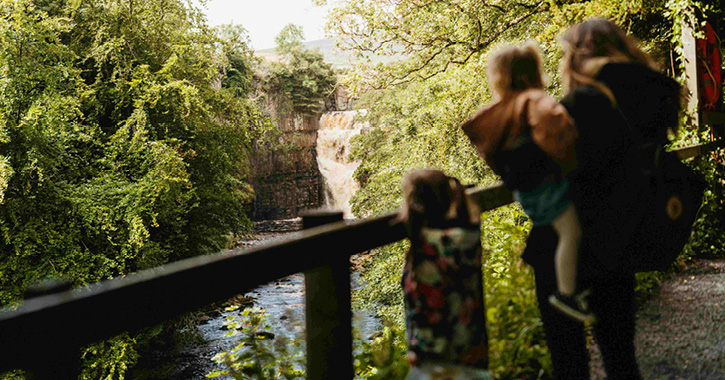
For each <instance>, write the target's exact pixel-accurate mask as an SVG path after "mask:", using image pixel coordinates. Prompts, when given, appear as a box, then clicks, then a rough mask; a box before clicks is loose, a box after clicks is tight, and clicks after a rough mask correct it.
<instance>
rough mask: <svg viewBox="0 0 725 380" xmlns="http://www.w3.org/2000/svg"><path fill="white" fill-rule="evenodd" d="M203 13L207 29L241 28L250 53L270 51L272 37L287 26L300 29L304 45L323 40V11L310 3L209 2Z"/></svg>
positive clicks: (263, 0) (288, 0) (294, 0)
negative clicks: (247, 37) (233, 26)
mask: <svg viewBox="0 0 725 380" xmlns="http://www.w3.org/2000/svg"><path fill="white" fill-rule="evenodd" d="M205 12H206V15H207V19H208V22H209V25H211V26H216V25H220V24H229V23H230V22H234V23H235V24H241V25H242V26H243V27H244V29H246V30H247V32H248V34H249V38H250V39H251V40H252V47H253V48H254V50H263V49H269V48H273V47H274V46H275V43H274V37H276V36H277V35H278V34H279V32H280V31H281V30H282V28H284V26H285V25H287V24H290V23H292V24H296V25H300V26H302V28H303V30H304V33H305V40H306V41H314V40H319V39H322V38H325V34H324V26H325V16H326V15H327V9H326V8H320V7H317V6H315V5H313V4H312V1H311V0H209V1H208V3H207V6H206V9H205Z"/></svg>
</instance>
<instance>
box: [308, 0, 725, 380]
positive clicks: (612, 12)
mask: <svg viewBox="0 0 725 380" xmlns="http://www.w3.org/2000/svg"><path fill="white" fill-rule="evenodd" d="M317 3H320V4H323V3H325V0H318V1H317ZM708 7H709V9H711V10H712V8H713V7H712V6H711V5H703V4H701V3H699V2H695V1H691V0H683V1H667V2H666V1H663V0H654V1H644V0H637V1H628V2H620V1H615V0H594V1H559V0H552V1H535V0H533V1H532V0H510V1H509V0H504V1H496V2H488V1H484V2H481V1H472V0H412V1H407V0H406V1H403V0H393V1H388V0H343V1H341V2H338V5H337V8H336V9H334V10H333V11H332V14H331V16H330V20H329V21H328V29H329V30H330V31H331V32H332V33H333V34H336V35H337V36H338V45H339V47H341V48H342V49H346V50H351V51H352V52H353V53H354V54H356V55H357V56H358V57H359V58H361V60H362V62H361V63H360V64H358V65H356V67H354V68H353V69H352V70H351V71H350V72H349V73H348V75H346V77H345V78H343V81H344V83H346V84H347V85H348V86H350V87H351V88H352V89H353V90H355V91H356V92H357V93H358V94H361V99H360V101H359V102H358V103H357V107H359V108H364V109H366V111H367V113H366V118H367V119H368V120H369V121H370V123H371V125H372V126H374V127H373V129H372V130H371V131H369V132H368V133H366V134H364V135H360V136H358V137H357V138H356V140H355V141H354V142H353V148H352V151H351V158H352V159H356V160H360V161H361V164H360V166H359V167H358V169H357V171H356V172H355V176H356V178H357V179H358V181H359V182H360V184H361V188H360V190H358V191H357V192H356V194H355V196H354V197H353V199H352V201H351V203H352V209H353V213H354V214H355V215H356V216H358V217H367V216H371V215H375V214H379V213H381V212H385V211H388V210H391V209H394V208H395V207H398V206H399V205H400V201H401V192H400V183H401V180H402V177H403V176H404V175H405V174H406V173H407V172H409V171H410V170H413V169H416V168H422V167H435V168H439V169H442V170H444V171H445V172H446V173H448V174H449V175H453V176H456V177H458V178H459V179H461V180H462V181H463V182H464V183H470V184H476V185H488V184H491V183H493V182H494V181H496V177H495V176H494V175H493V174H492V172H491V171H490V169H489V168H488V167H486V166H485V165H484V164H483V163H482V160H480V158H478V157H477V155H476V153H475V152H473V151H472V150H471V146H470V144H469V143H468V141H467V140H466V138H465V137H463V135H462V133H461V131H460V128H459V127H458V126H459V125H460V124H461V123H462V122H463V121H464V120H466V118H467V117H468V116H469V115H471V114H472V113H473V112H475V111H476V110H477V109H478V108H480V107H481V106H482V105H484V104H486V103H487V102H489V101H490V90H489V89H488V88H487V84H486V78H485V76H484V72H485V68H486V59H487V56H488V55H489V54H490V52H491V51H492V50H493V49H495V48H496V47H497V46H499V45H501V44H504V43H518V42H522V41H524V40H526V39H532V38H535V39H537V40H539V41H540V44H541V46H542V51H543V53H544V58H545V63H546V69H547V73H548V74H549V76H550V77H551V78H553V80H552V84H551V85H550V86H549V87H548V90H549V91H550V92H552V93H554V94H559V93H560V92H561V87H560V85H559V83H558V74H557V66H558V61H559V58H560V57H561V53H560V49H559V47H558V44H557V43H556V38H557V36H558V35H560V34H561V33H562V32H563V31H564V30H565V29H566V28H568V27H569V26H571V25H572V24H574V23H577V22H580V21H583V20H584V19H586V18H589V17H593V16H599V17H609V18H611V19H613V20H615V21H616V22H617V23H619V24H620V25H621V26H622V27H623V28H624V29H625V30H626V31H627V32H629V33H631V34H633V35H635V36H636V37H638V38H639V39H640V40H641V41H642V46H643V47H644V49H645V50H647V51H648V52H649V53H650V54H651V55H653V56H654V57H655V59H656V60H657V61H658V62H660V63H661V65H662V67H663V68H669V72H670V73H671V74H672V75H675V74H676V73H678V69H677V68H676V67H673V66H675V65H674V64H673V63H672V60H674V59H672V60H671V58H670V57H671V56H672V57H676V56H677V44H678V41H679V32H678V31H677V29H676V28H675V27H676V26H677V25H678V22H679V21H678V20H680V19H681V18H682V16H683V15H692V14H693V13H694V9H698V8H708ZM714 8H715V9H717V7H714ZM371 54H373V55H374V54H378V55H385V56H400V55H402V56H403V59H399V60H397V61H395V62H392V63H388V64H373V63H371V61H369V60H367V59H366V58H365V57H367V56H370V55H371ZM671 54H672V55H671ZM675 59H676V58H675ZM690 133H692V130H691V131H690ZM695 134H696V135H698V137H695V138H693V139H690V140H689V141H698V139H699V138H700V137H701V136H703V134H702V133H700V131H695ZM678 139H679V140H683V137H682V136H680V137H678ZM688 139H689V137H688ZM721 167H722V166H721ZM708 170H711V169H708ZM717 202H719V201H717ZM483 221H484V222H483V223H482V240H483V244H484V251H485V264H484V269H485V270H484V277H485V283H486V303H487V309H488V311H489V313H488V324H489V325H488V330H489V338H490V348H491V351H490V355H491V364H490V368H491V370H492V372H493V374H494V377H496V378H501V379H519V378H540V377H542V376H543V377H544V378H546V377H547V376H550V368H551V364H550V362H549V360H548V357H547V355H546V348H545V340H544V336H543V330H542V328H541V321H540V316H539V314H538V310H537V309H536V307H535V301H534V299H535V297H534V286H533V279H532V276H531V273H530V272H529V270H528V267H526V266H524V265H521V262H520V259H519V258H518V255H519V253H520V251H521V249H522V248H523V246H524V244H525V239H526V233H527V231H528V228H529V227H530V224H529V221H528V219H527V218H526V216H525V215H524V214H523V213H522V211H521V210H520V209H519V208H517V207H516V206H510V207H506V208H500V209H497V210H494V211H491V212H489V213H487V214H486V215H485V216H484V218H483ZM708 235H715V234H708ZM719 235H721V234H719ZM719 244H720V246H721V242H720V243H719ZM375 254H376V256H375V259H374V260H371V264H370V265H369V267H368V268H367V269H366V271H365V272H364V273H363V276H362V278H363V281H364V282H366V285H365V286H364V287H363V288H362V290H360V291H359V292H358V295H357V296H356V302H357V303H358V304H362V305H363V306H364V307H375V308H376V309H377V311H378V313H379V314H380V315H383V316H387V317H391V319H393V320H397V322H398V324H399V326H402V323H403V322H402V318H401V316H402V298H401V294H400V287H399V273H400V267H401V265H402V262H403V257H404V254H405V246H404V245H403V244H395V245H391V246H390V247H385V248H382V249H379V250H377V251H376V253H375Z"/></svg>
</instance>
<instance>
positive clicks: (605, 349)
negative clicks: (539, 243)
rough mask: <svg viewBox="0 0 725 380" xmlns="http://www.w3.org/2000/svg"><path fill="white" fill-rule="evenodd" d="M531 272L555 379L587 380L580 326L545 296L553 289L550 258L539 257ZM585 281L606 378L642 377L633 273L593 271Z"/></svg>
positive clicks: (552, 268)
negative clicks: (592, 277)
mask: <svg viewBox="0 0 725 380" xmlns="http://www.w3.org/2000/svg"><path fill="white" fill-rule="evenodd" d="M582 264H583V263H582ZM534 274H535V277H536V297H537V299H538V301H539V310H540V311H541V319H542V321H543V323H544V331H545V333H546V341H547V344H548V346H549V351H550V352H551V360H552V362H553V364H554V376H555V378H556V379H559V380H565V379H576V380H582V379H584V380H588V379H589V378H590V375H589V352H588V350H587V348H586V342H585V335H584V325H583V324H582V323H580V322H578V321H575V320H573V319H570V318H568V317H566V316H564V315H563V314H561V313H560V312H559V311H557V310H556V309H554V308H553V307H552V306H551V305H550V304H549V301H548V298H549V296H550V295H551V294H553V293H554V292H555V291H556V290H557V287H556V272H555V270H554V260H539V261H538V262H537V263H536V264H535V266H534ZM587 285H588V287H589V288H590V289H591V290H592V294H591V297H590V299H589V304H590V307H591V309H592V311H593V312H594V313H595V314H596V316H597V319H598V321H597V323H596V324H595V325H594V338H595V339H596V342H597V344H598V345H599V349H600V351H601V353H602V359H603V361H604V369H605V370H606V372H607V379H608V380H620V379H622V380H625V379H626V380H638V379H641V376H640V374H639V370H638V368H637V361H636V358H635V351H634V322H635V311H636V310H635V303H634V285H635V280H634V276H633V275H623V274H616V275H611V276H597V279H596V280H591V281H584V283H583V284H582V285H581V288H582V289H583V288H585V287H587Z"/></svg>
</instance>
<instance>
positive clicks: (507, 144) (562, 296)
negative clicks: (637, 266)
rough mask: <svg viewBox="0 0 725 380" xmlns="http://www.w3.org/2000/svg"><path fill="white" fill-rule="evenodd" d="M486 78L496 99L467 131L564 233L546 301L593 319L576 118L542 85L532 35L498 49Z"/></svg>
mask: <svg viewBox="0 0 725 380" xmlns="http://www.w3.org/2000/svg"><path fill="white" fill-rule="evenodd" d="M488 79H489V82H490V85H491V87H492V89H493V93H494V102H493V103H492V104H490V105H488V106H486V107H484V108H483V109H481V110H480V111H479V112H478V113H476V115H474V117H473V118H471V119H470V120H468V121H467V122H466V123H464V124H463V125H462V128H463V132H464V133H465V134H466V135H467V136H468V137H469V139H470V140H471V142H472V143H473V145H474V146H475V148H476V150H477V151H478V153H479V154H480V155H481V156H482V157H483V158H484V159H485V160H486V162H487V163H488V165H489V166H490V167H491V169H492V170H493V171H494V172H495V173H497V174H498V175H500V176H501V178H502V179H503V181H504V183H505V184H506V186H507V187H508V188H510V189H512V190H513V192H514V198H515V199H516V200H517V201H518V202H519V203H521V206H522V207H523V209H524V211H525V212H526V214H527V215H528V216H529V217H530V218H531V220H532V222H533V223H534V225H535V226H540V225H547V224H551V225H552V226H553V227H554V229H555V230H556V232H557V234H558V235H559V243H558V245H557V248H556V256H555V260H556V261H555V268H556V278H557V287H558V292H557V293H556V294H553V295H551V297H550V298H549V302H550V303H551V304H552V305H553V306H554V307H556V308H557V309H559V310H560V311H562V312H563V313H565V314H567V315H569V316H570V317H573V318H575V319H577V320H580V321H583V322H589V323H594V322H595V320H596V319H595V317H594V315H593V314H592V313H591V312H589V311H588V305H587V303H586V297H587V296H588V293H589V292H588V291H583V292H579V293H577V292H576V273H577V256H578V249H579V242H580V236H581V228H580V225H579V220H578V217H577V213H576V210H575V208H574V205H573V204H572V202H571V200H570V197H569V181H568V180H567V178H566V175H567V174H568V173H569V172H571V171H572V169H574V168H575V166H576V158H575V155H574V141H575V140H576V137H577V132H576V128H575V126H574V122H573V121H572V119H571V118H570V117H569V115H568V113H567V111H566V109H565V108H564V107H563V106H562V105H561V104H559V103H557V102H556V101H555V100H554V99H553V98H551V97H550V96H549V95H548V94H546V92H544V90H543V87H544V86H543V74H542V62H541V56H540V55H539V52H538V49H537V47H536V45H535V44H533V43H531V42H529V43H526V44H525V45H523V46H522V47H516V46H508V47H505V48H503V49H501V50H500V51H498V52H497V53H496V54H494V55H493V56H492V57H491V58H490V59H489V69H488Z"/></svg>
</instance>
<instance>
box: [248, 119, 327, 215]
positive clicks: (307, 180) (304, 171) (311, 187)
mask: <svg viewBox="0 0 725 380" xmlns="http://www.w3.org/2000/svg"><path fill="white" fill-rule="evenodd" d="M273 120H274V119H273ZM276 124H277V127H279V129H280V131H282V136H281V137H280V146H279V147H275V148H274V149H268V148H261V149H257V150H256V151H255V153H254V155H253V157H251V167H252V171H251V178H250V179H251V181H250V182H251V184H252V187H253V188H254V192H255V201H254V204H253V205H252V210H251V211H252V212H251V214H250V216H251V218H252V220H271V219H287V218H294V217H296V216H298V214H299V212H300V211H302V210H306V209H311V208H316V207H320V206H321V205H322V204H323V197H324V190H323V180H322V176H321V174H320V170H319V168H318V166H317V153H316V152H315V147H316V145H317V130H318V129H319V116H316V117H302V116H298V115H293V116H291V117H287V118H282V119H278V120H277V121H276Z"/></svg>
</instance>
